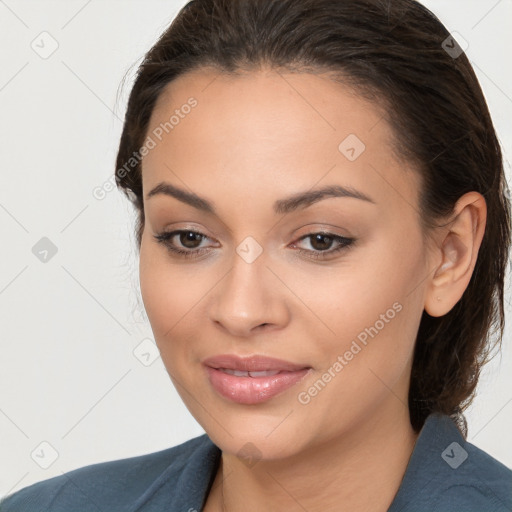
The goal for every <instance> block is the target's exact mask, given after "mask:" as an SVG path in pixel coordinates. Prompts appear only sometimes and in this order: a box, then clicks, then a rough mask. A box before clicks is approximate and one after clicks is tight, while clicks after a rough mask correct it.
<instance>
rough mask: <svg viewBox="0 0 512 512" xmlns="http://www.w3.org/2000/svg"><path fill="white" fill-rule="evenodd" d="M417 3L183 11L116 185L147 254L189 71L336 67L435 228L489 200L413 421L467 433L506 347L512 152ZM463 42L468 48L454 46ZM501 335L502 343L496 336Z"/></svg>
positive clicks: (416, 370) (133, 100)
mask: <svg viewBox="0 0 512 512" xmlns="http://www.w3.org/2000/svg"><path fill="white" fill-rule="evenodd" d="M449 37H450V34H449V32H448V31H447V29H446V28H445V27H444V26H443V24H442V23H441V22H440V21H439V20H438V18H437V17H436V16H435V15H434V14H433V13H432V12H430V11H429V10H428V9H427V8H426V7H424V6H422V5H421V4H419V3H418V2H416V1H414V0H194V1H192V2H189V3H188V4H187V5H186V6H185V7H183V8H182V9H181V11H180V12H179V13H178V15H177V16H176V18H175V19H174V20H173V22H172V23H171V25H170V26H169V27H168V29H167V30H165V32H164V33H163V34H162V35H161V37H160V38H159V39H158V41H157V42H156V44H155V45H154V46H153V47H152V48H151V49H150V50H149V51H148V53H147V54H146V56H145V58H144V59H143V62H142V63H141V65H140V66H139V68H138V72H137V76H136V79H135V83H134V85H133V88H132V90H131V93H130V97H129V101H128V108H127V112H126V117H125V121H124V128H123V132H122V136H121V141H120V145H119V152H118V155H117V162H116V169H117V171H116V182H117V185H118V186H119V187H120V188H122V189H123V191H124V192H125V193H126V194H127V196H128V197H129V198H130V200H131V201H132V202H133V204H134V205H135V208H136V210H137V213H138V223H137V227H136V233H137V243H138V249H140V243H141V237H142V231H143V229H144V206H143V198H142V177H141V172H142V169H141V160H140V158H136V159H135V160H132V162H135V163H133V165H132V168H131V169H128V170H127V167H126V163H127V162H128V161H129V160H130V159H131V158H132V157H133V156H134V155H137V154H138V151H139V148H141V147H142V146H143V144H144V141H145V138H146V137H147V131H148V124H149V120H150V117H151V114H152V111H153V108H154V106H155V102H156V100H157V98H158V97H159V94H160V93H161V92H162V90H163V89H164V87H165V86H166V85H168V84H169V83H170V82H172V81H173V80H174V79H175V78H177V77H178V76H179V75H182V74H184V73H186V72H188V71H192V70H195V69H199V68H206V67H213V68H214V69H216V70H218V71H220V72H222V73H229V74H237V73H241V72H251V71H252V70H255V69H257V68H258V67H261V66H263V65H265V66H267V67H269V68H271V69H276V70H284V71H288V72H298V73H300V72H310V73H311V72H318V73H320V72H322V73H323V72H329V73H330V74H331V75H332V78H333V79H338V80H339V81H340V82H343V83H345V84H347V85H350V86H353V87H355V88H356V90H357V91H358V92H359V93H360V94H361V95H364V96H365V97H367V98H371V99H373V100H374V101H375V102H376V104H379V105H380V106H381V107H382V106H383V107H384V110H385V112H386V120H387V121H388V122H389V123H390V125H391V127H392V128H393V132H394V134H395V141H394V142H395V144H394V149H395V150H396V152H397V153H398V154H399V155H401V157H402V158H403V159H404V160H405V161H407V162H410V163H412V164H414V168H415V169H416V170H417V172H419V173H420V176H421V181H422V190H421V196H420V205H419V210H420V213H421V218H422V222H423V223H424V226H425V227H426V228H428V227H429V226H435V225H436V220H439V219H441V218H444V217H445V216H447V215H449V214H450V213H452V211H453V207H454V205H455V203H456V201H457V199H458V198H459V197H461V196H462V195H463V194H465V193H466V192H469V191H472V190H475V191H477V192H480V193H481V194H482V195H483V196H484V197H485V200H486V204H487V225H486V229H485V233H484V237H483V241H482V244H481V247H480V250H479V253H478V259H477V262H476V266H475V269H474V272H473V275H472V277H471V280H470V282H469V285H468V287H467V289H466V290H465V292H464V294H463V296H462V298H461V299H460V301H459V302H458V303H457V304H456V305H455V306H454V307H453V308H452V310H451V311H449V312H448V313H447V314H446V315H444V316H442V317H438V318H437V317H436V318H434V317H431V316H429V315H428V314H427V313H426V312H425V311H424V312H423V317H422V319H421V323H420V326H419V331H418V335H417V339H416V346H415V353H414V361H413V367H412V374H411V384H410V390H409V408H410V418H411V425H412V426H413V428H414V429H415V430H417V431H418V430H419V429H420V428H421V427H422V425H423V423H424V421H425V418H426V417H427V416H428V415H429V414H430V413H432V412H441V413H444V414H448V415H450V416H451V417H452V418H453V419H454V420H455V421H456V423H457V424H458V426H459V428H460V429H461V431H462V432H463V434H464V435H465V436H467V424H466V420H465V418H464V415H463V414H462V412H463V411H464V410H465V409H466V408H467V406H468V405H469V403H470V402H471V401H472V399H473V397H474V394H475V388H476V384H477V382H478V378H479V374H480V371H481V368H482V366H483V364H484V363H485V362H486V361H487V360H489V358H490V356H491V355H492V350H493V348H494V347H496V346H497V345H500V344H501V340H502V337H503V330H504V322H505V321H504V306H503V293H504V276H505V271H506V266H507V261H508V253H509V250H510V231H511V227H510V223H511V220H510V202H509V200H508V197H507V194H506V182H505V176H504V172H503V164H502V154H501V149H500V145H499V142H498V139H497V137H496V133H495V130H494V127H493V124H492V120H491V118H490V115H489V111H488V108H487V104H486V102H485V99H484V96H483V94H482V90H481V88H480V86H479V83H478V80H477V78H476V76H475V73H474V71H473V69H472V67H471V65H470V63H469V60H468V59H467V57H466V55H465V54H464V53H461V54H460V55H459V53H460V52H458V51H457V50H459V48H458V45H457V43H456V42H454V41H453V40H452V39H447V38H449ZM450 48H452V49H453V48H455V51H450ZM496 333H497V336H496V337H495V338H494V339H493V336H494V334H496Z"/></svg>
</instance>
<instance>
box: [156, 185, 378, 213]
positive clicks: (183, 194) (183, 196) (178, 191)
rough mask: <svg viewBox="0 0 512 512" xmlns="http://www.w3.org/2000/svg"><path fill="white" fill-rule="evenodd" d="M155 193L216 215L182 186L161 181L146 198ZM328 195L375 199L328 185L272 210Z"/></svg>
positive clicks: (289, 208) (286, 210)
mask: <svg viewBox="0 0 512 512" xmlns="http://www.w3.org/2000/svg"><path fill="white" fill-rule="evenodd" d="M156 195H166V196H170V197H174V198H175V199H178V200H179V201H181V202H183V203H186V204H188V205H190V206H192V207H194V208H196V209H198V210H201V211H203V212H206V213H211V214H213V215H216V210H215V206H214V205H213V203H211V202H210V201H208V200H207V199H205V198H203V197H200V196H198V195H197V194H194V193H193V192H187V191H186V190H183V189H182V188H179V187H176V186H175V185H171V184H170V183H166V182H161V183H159V184H158V185H157V186H156V187H154V188H153V189H152V190H151V191H150V192H148V194H147V195H146V199H150V198H151V197H153V196H156ZM329 197H352V198H354V199H360V200H362V201H367V202H369V203H373V204H376V203H375V201H374V200H373V199H372V198H371V197H369V196H368V195H366V194H364V193H363V192H360V191H358V190H356V189H354V188H353V187H343V186H341V185H329V186H326V187H323V188H320V189H316V190H307V191H305V192H298V193H297V194H293V195H291V196H289V197H286V198H284V199H278V200H277V201H275V202H274V212H275V213H276V214H287V213H291V212H293V211H296V210H302V209H305V208H307V207H309V206H311V205H312V204H314V203H317V202H318V201H321V200H322V199H327V198H329Z"/></svg>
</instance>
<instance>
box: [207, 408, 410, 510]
mask: <svg viewBox="0 0 512 512" xmlns="http://www.w3.org/2000/svg"><path fill="white" fill-rule="evenodd" d="M396 402H397V403H398V408H396V409H395V410H394V411H393V412H394V414H392V415H390V414H389V411H387V414H386V415H385V416H384V415H379V416H375V415H374V416H372V418H370V419H368V418H367V419H366V420H365V421H364V422H361V423H360V424H358V425H355V426H354V427H353V428H352V429H351V430H350V432H346V433H344V434H343V436H340V438H337V439H334V440H332V439H331V440H327V441H325V442H324V443H323V444H314V446H313V445H312V446H311V447H310V448H308V449H307V450H303V451H301V452H300V453H299V454H296V455H294V456H293V457H288V458H286V459H279V460H261V461H258V462H257V463H256V464H255V465H254V466H252V467H247V466H246V465H245V464H244V462H243V461H241V460H240V459H238V458H237V457H236V456H234V455H231V454H226V453H223V454H222V459H221V464H220V466H219V470H218V473H217V476H216V479H215V483H214V487H216V488H217V490H216V493H215V494H216V495H217V496H216V498H214V501H215V502H216V503H217V507H216V508H217V509H218V510H223V511H225V512H233V511H236V510H244V511H246V512H256V511H261V510H287V511H292V512H294V511H301V512H303V511H304V510H308V512H316V511H322V512H330V511H335V510H336V511H340V510H343V511H345V510H346V511H351V512H362V511H367V510H372V511H374V512H380V511H382V512H385V511H387V510H388V508H389V506H390V505H391V503H392V501H393V498H394V496H395V494H396V492H397V491H398V488H399V487H400V483H401V481H402V478H403V475H404V473H405V470H406V467H407V464H408V462H409V458H410V456H411V454H412V451H413V449H414V443H415V442H416V439H417V437H418V434H416V433H415V432H414V430H413V429H412V426H411V424H410V420H409V411H408V409H407V408H406V407H404V406H403V404H401V403H400V402H398V401H396Z"/></svg>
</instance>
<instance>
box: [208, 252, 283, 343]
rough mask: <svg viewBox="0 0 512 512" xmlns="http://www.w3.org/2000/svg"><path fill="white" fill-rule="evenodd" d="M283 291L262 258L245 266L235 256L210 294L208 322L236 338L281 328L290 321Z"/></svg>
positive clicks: (244, 262)
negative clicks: (230, 266)
mask: <svg viewBox="0 0 512 512" xmlns="http://www.w3.org/2000/svg"><path fill="white" fill-rule="evenodd" d="M286 291H287V290H286V287H285V286H284V285H283V283H282V282H281V281H280V280H279V279H278V278H277V277H276V275H275V271H274V272H272V271H271V270H270V269H269V268H268V267H267V262H266V260H265V258H264V257H262V256H260V257H259V258H258V259H257V260H256V261H253V262H252V263H247V262H246V261H244V260H243V259H242V258H240V257H239V256H238V255H235V257H234V259H233V266H232V268H231V270H230V271H229V272H228V273H227V274H226V275H225V276H224V278H223V279H222V280H221V281H220V282H219V284H218V285H217V286H216V287H215V288H214V290H213V292H214V293H212V294H211V297H210V300H211V306H210V318H211V320H212V321H213V322H214V323H215V324H217V326H218V327H220V328H221V329H223V330H224V331H225V332H226V333H229V334H230V335H232V336H236V337H249V336H251V335H253V334H254V333H255V332H256V331H262V330H265V329H266V330H273V329H280V328H283V327H285V326H286V325H287V323H288V322H289V319H290V314H289V310H288V307H287V299H286Z"/></svg>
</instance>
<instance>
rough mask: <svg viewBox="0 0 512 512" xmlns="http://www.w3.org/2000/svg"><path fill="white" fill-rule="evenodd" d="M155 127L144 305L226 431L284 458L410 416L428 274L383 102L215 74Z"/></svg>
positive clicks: (191, 399) (184, 387)
mask: <svg viewBox="0 0 512 512" xmlns="http://www.w3.org/2000/svg"><path fill="white" fill-rule="evenodd" d="M190 98H192V99H190ZM148 137H150V138H151V140H150V139H147V148H148V151H147V154H146V156H145V157H144V160H143V190H144V209H145V228H144V232H143V236H142V244H141V251H140V284H141V293H142V298H143V301H144V305H145V308H146V311H147V314H148V318H149V321H150V323H151V326H152V329H153V332H154V335H155V340H156V343H157V345H158V347H159V349H160V353H161V356H162V359H163V362H164V364H165V366H166V368H167V371H168V373H169V375H170V377H171V379H172V381H173V382H174V384H175V386H176V388H177V390H178V392H179V393H180V396H181V397H182V399H183V401H184V403H185V404H186V406H187V407H188V409H189V410H190V412H191V413H192V414H193V416H194V417H195V418H196V419H197V421H198V422H199V423H200V424H201V426H202V427H203V428H204V429H205V431H206V432H207V433H208V434H209V436H210V437H211V439H212V440H213V441H214V442H215V443H216V444H217V445H218V446H219V447H221V449H222V450H224V451H225V452H228V453H238V452H239V451H240V450H242V453H243V450H248V449H249V447H251V448H250V449H252V450H253V451H254V453H255V454H257V456H258V457H263V458H267V459H275V458H281V457H286V456H290V455H294V454H297V453H299V452H301V451H304V450H306V449H312V448H315V447H316V446H319V445H320V444H321V443H325V442H331V441H332V440H333V439H341V438H342V437H341V436H345V437H346V438H347V439H348V438H350V436H351V435H352V434H354V433H356V432H358V431H359V432H363V431H364V428H365V427H368V425H373V426H374V428H375V426H376V425H378V424H379V422H383V421H388V422H389V421H393V420H391V418H397V417H400V418H403V417H404V414H407V415H408V412H407V411H408V410H407V395H408V386H409V375H410V368H411V362H412V355H413V348H414V342H415V338H416V333H417V331H418V326H419V322H420V319H421V315H422V312H423V308H424V300H425V293H426V292H425V289H426V288H425V283H426V281H427V277H428V276H429V272H430V269H429V261H428V251H427V250H426V247H425V245H424V242H423V239H422V234H421V229H420V217H419V213H418V207H417V205H418V197H419V187H420V185H419V178H418V176H417V174H416V173H415V172H414V171H413V170H412V169H410V168H408V167H407V166H406V165H405V164H404V163H403V162H402V163H399V162H398V161H397V160H396V159H395V157H394V154H393V151H392V148H391V130H390V128H389V126H388V124H387V123H386V122H385V121H384V120H383V119H382V115H381V113H379V111H378V110H377V109H376V108H375V107H373V106H372V105H371V104H369V103H368V102H366V101H364V100H362V99H361V98H359V97H357V96H355V95H353V94H351V93H350V91H349V90H348V89H347V88H345V87H344V86H342V85H339V84H336V83H334V82H331V81H329V80H328V79H326V78H323V77H320V76H315V75H309V74H278V73H276V72H270V71H261V72H254V73H252V74H248V75H244V76H240V77H228V76H226V75H221V74H217V73H214V72H213V71H212V72H208V71H206V70H201V71H195V72H192V73H189V74H186V75H182V76H181V77H179V78H178V79H177V80H176V81H174V82H172V83H171V84H170V85H169V86H168V87H167V89H166V91H165V93H164V94H162V95H161V96H160V98H159V101H158V102H157V105H156V107H155V110H154V112H153V115H152V118H151V122H150V127H149V131H148ZM161 184H168V185H169V187H168V188H167V189H165V187H160V189H159V190H160V192H158V191H155V192H154V193H153V194H152V195H151V196H150V197H148V194H149V193H150V192H151V191H153V190H154V189H155V187H157V186H158V185H161ZM326 187H331V188H333V189H334V187H338V188H337V189H336V190H337V192H338V194H339V195H335V194H329V193H326V194H325V195H322V194H320V193H319V194H316V195H312V196H310V194H312V193H314V192H315V191H318V190H321V189H324V188H326ZM344 189H347V190H348V191H349V192H351V193H353V195H352V196H350V195H343V190H344ZM165 190H167V193H166V192H165ZM178 190H180V191H183V192H180V193H179V194H178V193H176V191H178ZM171 192H174V193H173V194H171ZM303 194H308V198H306V199H304V200H301V199H298V198H299V197H300V196H301V195H303ZM180 197H181V199H180ZM192 199H193V200H192ZM175 231H182V233H181V234H180V233H177V234H176V233H174V234H173V235H172V236H169V237H167V240H165V237H164V238H163V239H162V241H158V240H157V239H156V238H155V237H156V236H158V235H161V234H162V233H171V232H175ZM191 232H192V233H191ZM194 233H196V234H194ZM322 233H323V235H322ZM350 240H352V242H351V243H350ZM166 244H167V246H166ZM168 247H170V248H174V249H176V250H181V251H185V252H188V253H189V254H185V255H183V254H179V253H176V252H172V250H171V249H170V248H168ZM194 251H196V253H194ZM197 251H199V252H197ZM225 356H232V357H225ZM246 358H249V359H247V360H246ZM251 358H252V359H251ZM263 358H274V359H277V360H281V362H279V361H278V362H275V361H273V362H269V361H268V360H265V359H263ZM283 361H284V362H283ZM285 362H286V363H285ZM226 370H227V371H226ZM248 371H252V372H263V373H251V374H249V373H247V372H248ZM276 372H279V373H276ZM381 424H383V423H381ZM246 443H252V444H251V445H249V444H246Z"/></svg>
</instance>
